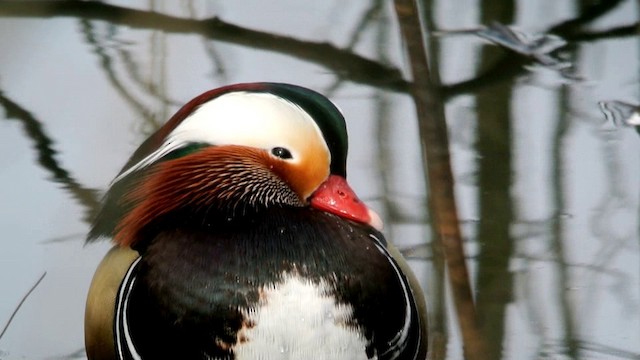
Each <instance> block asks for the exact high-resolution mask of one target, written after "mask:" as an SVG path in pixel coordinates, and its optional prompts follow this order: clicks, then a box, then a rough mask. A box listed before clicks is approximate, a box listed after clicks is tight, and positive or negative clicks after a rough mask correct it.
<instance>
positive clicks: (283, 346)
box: [233, 275, 367, 360]
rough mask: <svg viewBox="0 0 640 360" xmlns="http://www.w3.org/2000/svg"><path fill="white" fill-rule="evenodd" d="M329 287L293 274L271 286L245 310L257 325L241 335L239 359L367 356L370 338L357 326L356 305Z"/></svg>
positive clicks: (237, 348)
mask: <svg viewBox="0 0 640 360" xmlns="http://www.w3.org/2000/svg"><path fill="white" fill-rule="evenodd" d="M327 290H329V288H328V285H327V284H326V283H324V282H321V283H320V284H314V283H312V282H311V281H309V280H307V279H304V278H301V277H298V276H293V275H285V277H284V279H283V281H282V282H280V283H277V284H275V285H271V286H267V287H265V288H264V289H263V290H262V291H261V293H260V302H259V305H258V306H257V307H256V308H254V309H250V310H248V311H245V314H244V315H245V317H246V322H248V323H250V324H251V326H249V327H246V328H243V329H242V330H241V331H240V332H239V333H238V339H241V341H239V342H238V344H236V345H235V346H234V349H233V351H234V353H235V357H236V359H239V360H241V359H265V360H266V359H318V360H319V359H326V360H339V359H345V360H353V359H367V356H366V353H365V348H366V345H367V341H366V339H365V338H364V336H363V335H362V333H361V332H360V331H359V329H357V328H356V327H355V326H353V325H348V322H349V321H350V320H351V319H352V316H353V309H352V307H351V306H350V305H344V304H339V303H337V302H336V299H335V298H334V297H333V296H331V295H328V294H329V292H328V291H327Z"/></svg>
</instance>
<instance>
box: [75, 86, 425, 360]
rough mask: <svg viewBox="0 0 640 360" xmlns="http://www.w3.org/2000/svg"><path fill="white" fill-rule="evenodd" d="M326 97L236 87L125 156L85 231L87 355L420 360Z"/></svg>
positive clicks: (415, 314) (403, 297)
mask: <svg viewBox="0 0 640 360" xmlns="http://www.w3.org/2000/svg"><path fill="white" fill-rule="evenodd" d="M347 143H348V141H347V131H346V125H345V120H344V118H343V116H342V114H341V112H340V111H339V110H338V109H337V108H336V106H335V105H334V104H333V103H332V102H330V101H329V100H328V99H327V98H325V97H324V96H322V95H320V94H318V93H316V92H314V91H312V90H309V89H306V88H302V87H298V86H294V85H289V84H281V83H249V84H237V85H230V86H226V87H222V88H219V89H214V90H211V91H208V92H205V93H203V94H202V95H200V96H198V97H196V98H194V99H193V100H191V101H190V102H189V103H187V104H186V105H184V106H183V107H182V108H181V109H180V110H179V111H178V112H177V113H176V114H175V115H174V116H173V117H172V118H171V119H170V120H169V121H168V122H167V123H166V124H165V125H164V126H163V127H161V128H160V129H159V130H158V131H157V132H155V133H154V134H153V135H151V137H149V138H148V139H147V140H146V141H145V142H144V143H143V144H142V145H141V146H140V147H139V148H138V149H137V150H136V151H135V153H134V154H133V156H132V157H131V158H130V160H129V161H128V163H127V164H126V165H125V166H124V168H123V169H122V171H121V172H120V174H119V175H117V177H116V178H115V179H114V180H113V182H112V184H111V187H110V189H109V190H108V192H107V193H106V195H105V197H104V201H103V206H102V208H101V210H100V212H99V214H98V216H97V218H96V220H95V222H94V224H93V227H92V229H91V230H90V233H89V236H88V241H93V240H95V239H98V238H111V239H113V241H114V243H115V245H114V247H113V248H112V249H111V250H110V251H109V252H108V253H107V255H106V256H105V258H104V259H103V260H102V262H101V263H100V265H99V266H98V269H97V270H96V273H95V275H94V278H93V280H92V283H91V287H90V289H89V294H88V299H87V306H86V313H85V344H86V351H87V356H88V358H89V359H90V360H96V359H330V360H336V359H349V360H351V359H424V358H425V357H426V351H427V318H426V307H425V302H424V298H423V295H422V291H421V290H420V287H419V285H418V283H417V281H416V279H415V277H414V275H413V274H412V272H411V270H410V269H409V267H408V266H407V264H406V262H405V261H404V260H403V259H402V257H401V255H400V254H399V252H398V251H397V250H396V249H395V248H394V247H393V246H392V244H390V243H389V242H387V241H386V240H385V238H384V236H383V235H382V234H381V233H380V231H379V230H380V228H381V225H382V224H381V221H380V218H379V217H378V216H377V215H376V214H375V213H374V212H373V211H371V210H370V209H369V208H368V207H367V206H366V205H364V203H362V202H361V201H360V200H359V199H358V198H357V196H356V195H355V193H354V192H353V190H352V189H351V187H350V186H349V184H348V183H347V181H346V160H347Z"/></svg>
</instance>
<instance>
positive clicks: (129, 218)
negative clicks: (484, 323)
mask: <svg viewBox="0 0 640 360" xmlns="http://www.w3.org/2000/svg"><path fill="white" fill-rule="evenodd" d="M347 144H348V139H347V131H346V125H345V121H344V117H343V116H342V114H341V113H340V111H339V110H338V109H337V108H336V107H335V105H334V104H333V103H331V102H330V101H329V100H328V99H326V98H325V97H324V96H322V95H320V94H318V93H316V92H314V91H311V90H309V89H306V88H302V87H298V86H294V85H289V84H281V83H248V84H238V85H231V86H227V87H222V88H219V89H215V90H211V91H208V92H205V93H203V94H202V95H200V96H198V97H196V98H194V99H193V100H191V101H190V102H189V103H187V104H186V105H185V106H183V107H182V108H181V109H180V110H179V111H178V112H177V113H176V114H175V115H174V116H173V117H172V118H171V119H170V120H169V121H168V122H167V123H166V124H165V125H164V126H163V127H162V128H160V129H159V130H158V131H157V132H156V133H154V134H153V135H152V136H151V137H150V138H149V139H147V140H146V141H145V142H144V143H143V144H142V145H141V146H140V148H138V150H137V151H136V152H135V153H134V155H133V156H132V157H131V159H130V160H129V162H128V163H127V164H126V165H125V167H124V168H123V170H122V171H121V172H120V174H119V175H118V176H117V177H116V178H115V180H114V181H113V183H112V186H111V188H110V189H109V191H108V192H107V194H106V196H105V201H104V206H103V208H102V210H101V211H100V213H99V215H98V217H97V219H96V222H95V224H94V227H93V228H92V230H91V232H90V234H89V239H95V238H98V237H102V236H109V237H113V238H114V239H115V241H116V242H117V243H119V244H120V245H124V246H134V245H135V243H136V239H137V238H138V235H139V232H140V231H141V230H142V229H143V228H145V227H146V226H148V225H149V224H151V223H152V222H153V221H155V220H156V219H159V218H162V217H163V216H165V215H167V214H170V213H172V212H176V211H182V212H185V213H188V212H199V213H206V214H216V215H217V216H224V217H227V218H229V219H231V218H233V217H237V216H247V214H252V213H255V212H259V211H263V210H265V209H268V208H270V207H274V206H294V207H303V206H311V207H313V208H316V209H318V210H320V211H325V212H329V213H333V214H335V215H338V216H340V217H342V218H346V219H348V220H351V221H355V222H358V223H362V224H368V225H370V226H373V227H375V228H378V229H380V228H381V226H382V223H381V221H380V218H379V217H378V216H377V215H376V214H375V213H374V212H373V211H371V210H370V209H369V208H367V207H366V205H364V203H362V202H361V201H360V200H359V199H358V197H357V196H356V195H355V193H354V191H353V190H352V189H351V187H350V186H349V185H348V183H347V181H346V159H347Z"/></svg>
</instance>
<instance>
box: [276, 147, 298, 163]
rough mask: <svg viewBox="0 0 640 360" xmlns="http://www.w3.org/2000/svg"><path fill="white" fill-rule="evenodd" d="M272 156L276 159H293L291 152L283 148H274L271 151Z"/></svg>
mask: <svg viewBox="0 0 640 360" xmlns="http://www.w3.org/2000/svg"><path fill="white" fill-rule="evenodd" d="M271 154H273V156H275V157H279V158H280V159H285V160H286V159H293V156H292V155H291V151H289V150H287V149H285V148H283V147H274V148H273V149H271Z"/></svg>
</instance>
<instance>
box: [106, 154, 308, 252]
mask: <svg viewBox="0 0 640 360" xmlns="http://www.w3.org/2000/svg"><path fill="white" fill-rule="evenodd" d="M285 171H286V169H285V164H284V162H283V161H279V160H277V159H275V158H273V157H272V156H270V155H269V154H268V153H267V152H266V151H264V150H259V149H252V148H247V147H244V146H236V145H226V146H212V147H207V148H204V149H202V150H199V151H197V152H195V153H193V154H190V155H186V156H183V157H180V158H177V159H173V160H167V161H164V162H161V163H158V164H156V165H154V166H153V167H152V168H151V169H150V170H149V171H148V173H147V174H146V175H145V176H144V177H143V178H142V179H140V181H139V183H138V185H134V187H133V190H131V191H130V193H129V194H127V195H126V196H125V198H124V199H125V200H124V201H125V202H127V203H129V204H133V205H129V206H132V210H131V211H130V212H128V213H127V215H126V216H125V217H124V218H123V219H122V220H121V221H120V223H119V224H118V226H117V227H116V235H115V241H116V242H117V243H118V244H120V245H123V246H132V247H135V244H136V242H137V239H139V238H140V237H139V236H138V235H139V233H140V231H141V230H142V229H144V228H145V227H146V226H148V225H150V224H152V223H153V222H154V221H157V219H161V218H162V217H163V216H165V215H167V214H170V213H172V212H175V211H184V210H187V209H188V210H189V211H192V212H194V213H208V214H209V216H215V215H221V216H224V217H235V216H238V215H242V214H246V213H254V212H255V211H258V210H260V209H265V208H267V207H270V206H274V205H280V206H295V207H299V206H303V205H304V203H303V201H302V200H301V199H300V198H299V197H298V196H297V195H296V194H295V192H294V191H293V190H292V189H291V187H290V186H289V185H288V184H287V183H286V182H285V181H284V180H283V178H282V177H281V176H279V174H283V175H284V172H285Z"/></svg>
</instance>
